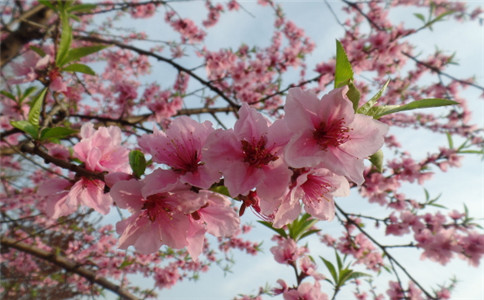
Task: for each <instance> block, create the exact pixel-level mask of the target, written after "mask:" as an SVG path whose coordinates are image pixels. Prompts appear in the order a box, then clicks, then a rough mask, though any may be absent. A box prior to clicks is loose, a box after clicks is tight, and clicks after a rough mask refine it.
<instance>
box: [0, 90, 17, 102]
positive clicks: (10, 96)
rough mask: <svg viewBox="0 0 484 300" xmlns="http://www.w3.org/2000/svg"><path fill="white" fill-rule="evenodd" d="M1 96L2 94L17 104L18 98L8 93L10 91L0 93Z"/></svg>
mask: <svg viewBox="0 0 484 300" xmlns="http://www.w3.org/2000/svg"><path fill="white" fill-rule="evenodd" d="M0 94H2V95H4V96H5V97H7V98H10V99H12V100H13V101H15V102H17V98H15V96H14V95H13V94H12V93H10V92H8V91H0Z"/></svg>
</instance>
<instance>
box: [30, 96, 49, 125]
mask: <svg viewBox="0 0 484 300" xmlns="http://www.w3.org/2000/svg"><path fill="white" fill-rule="evenodd" d="M46 93H47V88H44V89H43V90H42V91H41V92H40V93H39V94H38V95H37V96H36V97H35V98H34V99H33V100H32V103H31V104H30V111H29V122H30V123H31V124H32V125H37V126H38V125H39V118H40V111H41V110H42V104H43V103H44V98H45V94H46Z"/></svg>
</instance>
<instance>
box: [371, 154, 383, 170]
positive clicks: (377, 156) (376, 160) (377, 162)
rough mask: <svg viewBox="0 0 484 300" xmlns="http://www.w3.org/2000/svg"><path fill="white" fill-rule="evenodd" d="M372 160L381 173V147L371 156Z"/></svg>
mask: <svg viewBox="0 0 484 300" xmlns="http://www.w3.org/2000/svg"><path fill="white" fill-rule="evenodd" d="M370 162H371V164H372V165H373V166H374V167H375V168H376V170H377V171H378V172H379V173H381V172H382V171H383V151H382V150H381V149H380V150H378V151H377V152H376V153H375V154H373V155H372V156H370Z"/></svg>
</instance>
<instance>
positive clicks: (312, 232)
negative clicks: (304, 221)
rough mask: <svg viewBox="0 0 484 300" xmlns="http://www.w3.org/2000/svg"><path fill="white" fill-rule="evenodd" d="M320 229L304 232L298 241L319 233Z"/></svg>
mask: <svg viewBox="0 0 484 300" xmlns="http://www.w3.org/2000/svg"><path fill="white" fill-rule="evenodd" d="M320 231H321V229H311V230H308V231H306V232H304V233H303V234H302V235H301V236H300V237H299V240H302V239H303V238H305V237H307V236H310V235H311V234H314V233H318V232H320Z"/></svg>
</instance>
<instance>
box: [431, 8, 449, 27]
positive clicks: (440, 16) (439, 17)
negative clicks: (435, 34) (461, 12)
mask: <svg viewBox="0 0 484 300" xmlns="http://www.w3.org/2000/svg"><path fill="white" fill-rule="evenodd" d="M453 13H454V11H453V10H449V11H446V12H444V13H442V14H440V15H438V16H437V17H436V18H435V19H433V20H432V21H430V22H428V23H427V24H425V27H429V29H432V25H433V24H434V23H437V22H439V21H440V20H442V19H443V18H444V17H446V16H448V15H451V14H453Z"/></svg>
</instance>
